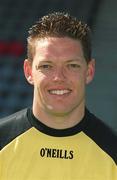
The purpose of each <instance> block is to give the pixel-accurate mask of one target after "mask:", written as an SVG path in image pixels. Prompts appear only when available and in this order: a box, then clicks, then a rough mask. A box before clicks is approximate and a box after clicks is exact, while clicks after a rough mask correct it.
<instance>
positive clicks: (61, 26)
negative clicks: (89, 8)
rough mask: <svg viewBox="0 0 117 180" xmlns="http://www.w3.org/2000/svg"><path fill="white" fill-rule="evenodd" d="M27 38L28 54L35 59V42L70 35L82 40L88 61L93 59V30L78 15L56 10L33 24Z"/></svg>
mask: <svg viewBox="0 0 117 180" xmlns="http://www.w3.org/2000/svg"><path fill="white" fill-rule="evenodd" d="M28 33H29V36H28V38H27V42H28V45H27V56H28V59H29V60H31V61H33V56H34V53H35V47H34V42H35V40H37V39H40V38H46V37H69V38H73V39H75V40H78V41H80V42H81V46H82V49H83V53H84V57H85V59H86V61H87V63H88V62H89V61H90V60H91V30H90V28H89V26H88V25H87V24H85V23H83V22H81V21H79V20H78V19H77V18H76V17H73V16H71V15H70V14H68V13H64V12H54V13H50V14H48V15H45V16H43V17H42V18H40V19H39V21H37V22H36V24H35V25H33V26H32V27H31V28H30V29H29V31H28Z"/></svg>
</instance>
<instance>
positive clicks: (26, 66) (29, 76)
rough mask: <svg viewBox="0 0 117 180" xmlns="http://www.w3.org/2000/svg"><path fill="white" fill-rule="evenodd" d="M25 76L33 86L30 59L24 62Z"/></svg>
mask: <svg viewBox="0 0 117 180" xmlns="http://www.w3.org/2000/svg"><path fill="white" fill-rule="evenodd" d="M24 74H25V77H26V79H27V81H28V82H29V83H30V84H32V85H33V76H32V63H31V62H30V61H29V60H28V59H25V60H24Z"/></svg>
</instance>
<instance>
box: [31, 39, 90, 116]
mask: <svg viewBox="0 0 117 180" xmlns="http://www.w3.org/2000/svg"><path fill="white" fill-rule="evenodd" d="M93 69H94V62H93V61H90V63H89V64H87V63H86V60H85V59H84V56H83V51H82V47H81V44H80V42H78V41H75V40H73V39H71V38H67V37H65V38H57V37H49V38H45V39H41V40H37V41H36V44H35V55H34V58H33V63H32V66H30V73H29V74H30V76H31V80H32V84H33V85H34V101H33V103H34V104H35V105H36V107H37V108H38V109H39V111H40V110H42V111H43V112H45V113H49V114H53V115H56V116H64V115H66V114H69V113H71V112H73V111H77V110H78V108H79V109H80V108H83V107H84V105H85V85H86V84H87V83H89V82H90V81H91V80H92V78H93V74H94V73H93V72H94V70H93Z"/></svg>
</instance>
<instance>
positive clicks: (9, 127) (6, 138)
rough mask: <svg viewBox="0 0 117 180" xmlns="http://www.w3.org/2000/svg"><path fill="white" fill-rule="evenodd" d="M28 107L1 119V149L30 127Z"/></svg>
mask: <svg viewBox="0 0 117 180" xmlns="http://www.w3.org/2000/svg"><path fill="white" fill-rule="evenodd" d="M27 111H28V108H26V109H23V110H21V111H18V112H16V113H14V114H12V115H10V116H7V117H4V118H2V119H0V149H2V148H3V147H4V146H5V145H7V144H8V143H9V142H11V141H12V140H13V139H14V138H15V137H17V136H18V135H20V134H22V133H23V132H25V131H26V130H27V129H29V128H30V126H31V125H30V123H29V121H28V118H27Z"/></svg>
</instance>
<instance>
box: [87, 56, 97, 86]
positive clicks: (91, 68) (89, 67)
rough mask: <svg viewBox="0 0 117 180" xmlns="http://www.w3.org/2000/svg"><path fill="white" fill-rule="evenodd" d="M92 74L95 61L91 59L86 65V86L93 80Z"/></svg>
mask: <svg viewBox="0 0 117 180" xmlns="http://www.w3.org/2000/svg"><path fill="white" fill-rule="evenodd" d="M94 74H95V59H92V60H91V61H90V62H89V63H88V69H87V76H86V84H89V83H90V82H91V81H92V80H93V78H94Z"/></svg>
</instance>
